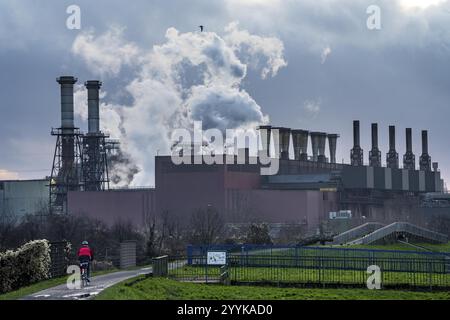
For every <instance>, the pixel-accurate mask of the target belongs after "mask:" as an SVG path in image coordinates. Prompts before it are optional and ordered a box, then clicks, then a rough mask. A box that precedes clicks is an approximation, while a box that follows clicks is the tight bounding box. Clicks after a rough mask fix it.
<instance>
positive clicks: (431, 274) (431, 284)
mask: <svg viewBox="0 0 450 320" xmlns="http://www.w3.org/2000/svg"><path fill="white" fill-rule="evenodd" d="M428 281H429V284H430V290H433V273H432V267H431V261H430V262H428Z"/></svg>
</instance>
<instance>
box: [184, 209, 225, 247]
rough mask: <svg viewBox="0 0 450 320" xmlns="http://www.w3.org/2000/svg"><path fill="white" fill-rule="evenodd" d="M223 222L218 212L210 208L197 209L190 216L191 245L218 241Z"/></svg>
mask: <svg viewBox="0 0 450 320" xmlns="http://www.w3.org/2000/svg"><path fill="white" fill-rule="evenodd" d="M223 226H224V221H223V219H222V217H221V216H220V214H219V212H218V211H217V210H216V209H215V208H213V207H212V206H208V207H207V208H206V209H198V210H196V211H194V212H193V213H192V216H191V223H190V227H191V230H192V231H191V237H190V240H191V242H192V243H193V244H212V243H215V242H217V241H218V240H219V237H220V235H221V234H222V231H223Z"/></svg>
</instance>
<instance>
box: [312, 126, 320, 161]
mask: <svg viewBox="0 0 450 320" xmlns="http://www.w3.org/2000/svg"><path fill="white" fill-rule="evenodd" d="M310 134H311V146H312V152H313V161H316V162H317V161H318V160H319V136H320V135H321V132H311V133H310Z"/></svg>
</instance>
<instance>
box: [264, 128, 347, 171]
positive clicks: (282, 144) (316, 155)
mask: <svg viewBox="0 0 450 320" xmlns="http://www.w3.org/2000/svg"><path fill="white" fill-rule="evenodd" d="M274 130H277V131H278V136H279V137H278V141H279V142H278V144H277V146H276V147H278V150H277V153H278V156H279V158H280V159H285V160H287V159H289V156H290V155H289V145H290V143H291V137H292V142H293V146H294V159H295V160H301V161H306V160H308V139H309V137H311V146H312V152H313V155H312V159H313V161H316V162H322V163H324V162H326V161H327V158H326V156H325V148H326V141H327V138H328V146H329V153H330V158H329V161H330V162H331V163H336V145H337V139H338V138H339V135H337V134H326V133H324V132H309V131H307V130H301V129H290V128H284V127H272V126H260V127H259V131H260V136H261V141H262V147H263V152H264V153H265V154H266V155H269V153H270V152H269V150H270V146H271V144H270V136H271V134H272V133H273V132H274ZM274 138H275V140H276V136H274Z"/></svg>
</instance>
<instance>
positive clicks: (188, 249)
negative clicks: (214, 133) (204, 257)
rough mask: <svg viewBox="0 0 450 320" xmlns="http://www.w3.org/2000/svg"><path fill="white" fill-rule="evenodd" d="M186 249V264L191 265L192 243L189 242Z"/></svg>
mask: <svg viewBox="0 0 450 320" xmlns="http://www.w3.org/2000/svg"><path fill="white" fill-rule="evenodd" d="M186 249H187V250H186V251H187V264H188V265H189V266H191V265H192V251H193V248H192V245H191V244H190V245H188V246H187V248H186Z"/></svg>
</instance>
